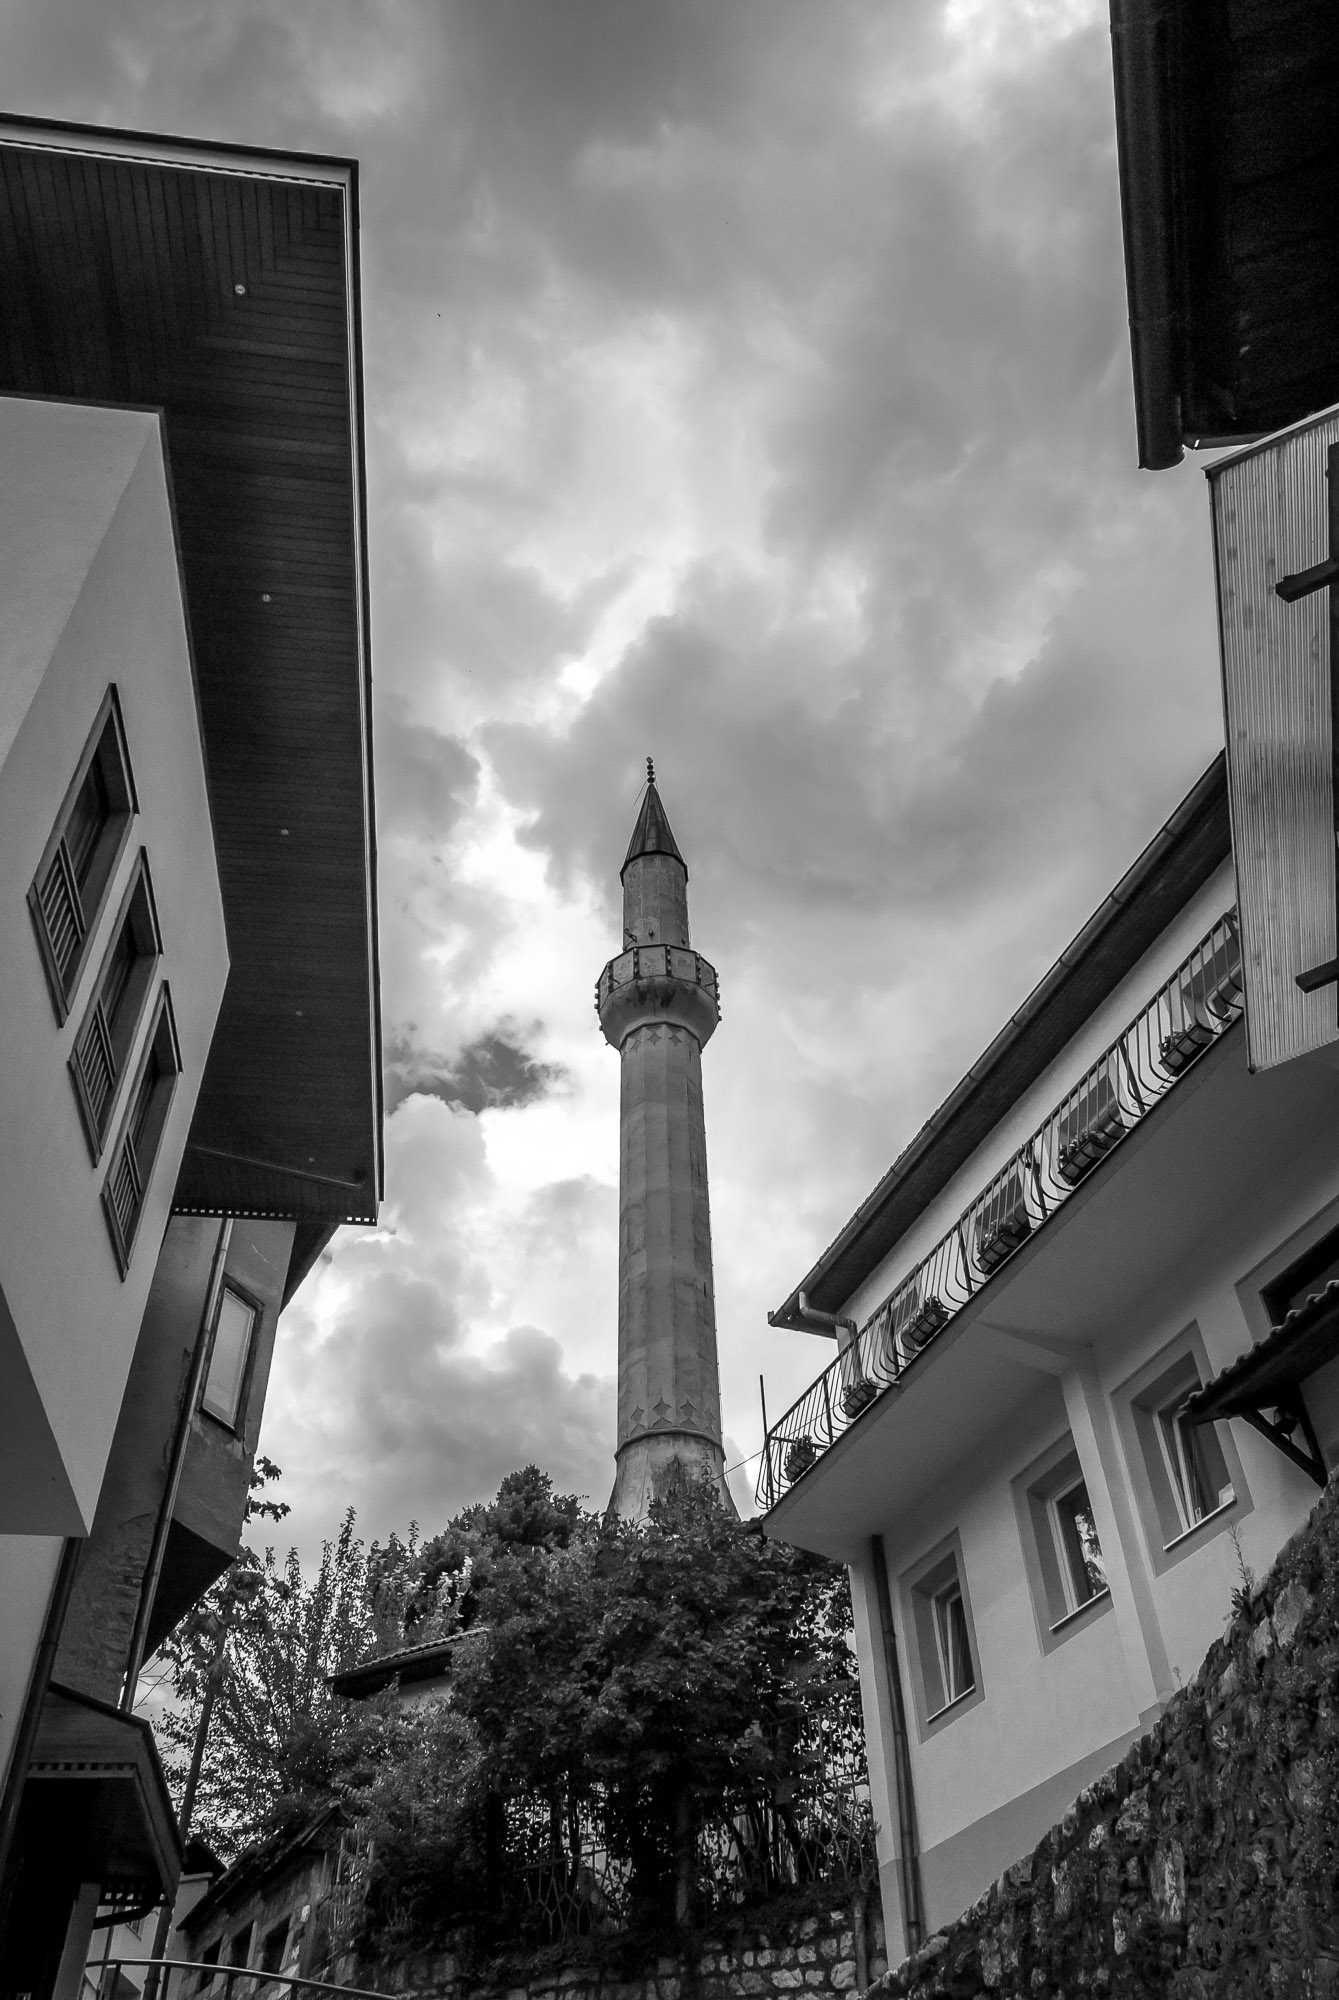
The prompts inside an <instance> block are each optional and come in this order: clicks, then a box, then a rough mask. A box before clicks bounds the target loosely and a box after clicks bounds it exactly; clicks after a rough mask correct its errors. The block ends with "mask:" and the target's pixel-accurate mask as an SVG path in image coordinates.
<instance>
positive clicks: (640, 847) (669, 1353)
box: [595, 757, 734, 1520]
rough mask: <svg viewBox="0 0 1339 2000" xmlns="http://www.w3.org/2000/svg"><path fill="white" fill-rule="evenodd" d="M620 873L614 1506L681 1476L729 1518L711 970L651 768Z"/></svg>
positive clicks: (607, 980) (608, 1018)
mask: <svg viewBox="0 0 1339 2000" xmlns="http://www.w3.org/2000/svg"><path fill="white" fill-rule="evenodd" d="M646 776H647V783H646V792H645V795H644V797H643V799H642V804H641V810H640V811H639V813H638V815H637V824H636V825H635V827H634V828H633V830H632V839H631V840H630V841H629V843H628V852H627V855H626V857H625V859H624V862H623V868H622V871H621V880H622V883H623V949H622V950H621V951H620V952H619V953H618V954H617V955H616V956H615V957H613V958H611V959H610V961H609V963H608V964H607V965H606V966H605V968H604V971H603V972H602V973H601V974H600V978H599V983H598V985H597V986H596V989H595V1006H596V1010H597V1012H598V1014H599V1017H600V1027H601V1029H602V1030H603V1032H604V1038H605V1040H606V1041H607V1042H608V1043H609V1045H610V1047H611V1048H615V1049H617V1050H618V1052H619V1060H620V1063H621V1066H622V1085H621V1091H620V1097H619V1178H618V1445H617V1449H616V1451H615V1463H616V1466H617V1471H616V1473H615V1478H614V1490H613V1494H612V1495H611V1497H610V1501H609V1505H610V1508H611V1509H612V1510H613V1512H614V1513H616V1514H618V1515H621V1516H622V1517H624V1518H625V1519H629V1520H641V1519H642V1518H643V1517H644V1516H645V1514H646V1511H647V1508H648V1507H649V1506H650V1504H651V1502H652V1500H653V1499H654V1498H655V1497H656V1494H657V1492H663V1491H664V1490H665V1489H666V1486H667V1484H668V1483H669V1482H670V1481H671V1480H672V1479H674V1478H679V1477H682V1476H684V1475H685V1474H687V1475H688V1476H689V1477H702V1476H705V1477H706V1478H708V1479H709V1480H711V1482H712V1483H713V1485H714V1486H715V1487H716V1488H717V1490H718V1491H719V1493H720V1496H721V1499H722V1502H723V1503H724V1505H726V1506H728V1507H730V1508H731V1509H733V1507H734V1502H733V1501H732V1500H731V1499H730V1495H729V1489H728V1488H727V1486H726V1484H725V1453H724V1451H723V1449H722V1445H721V1385H720V1371H719V1368H718V1365H717V1360H716V1289H715V1283H714V1280H713V1277H712V1268H711V1211H710V1205H709V1201H708V1196H707V1136H706V1125H705V1121H704V1116H703V1109H702V1051H703V1049H704V1048H705V1047H706V1045H707V1043H708V1041H709V1040H710V1039H711V1036H712V1035H713V1034H714V1033H715V1031H716V1023H717V1022H718V1020H719V1019H720V1007H719V1004H718V1000H717V987H716V971H715V968H714V967H713V966H711V965H709V964H708V963H707V961H706V959H705V958H703V956H702V954H701V953H700V952H697V951H694V950H693V947H692V945H691V943H690V941H689V935H688V865H687V863H686V862H685V860H684V858H683V856H682V854H680V852H679V848H678V843H677V842H676V840H675V838H674V835H673V833H672V831H671V830H670V823H669V820H668V818H667V817H666V814H665V808H664V806H663V805H662V804H661V800H660V794H659V792H658V791H657V790H656V782H655V771H654V768H653V766H652V764H651V760H650V758H649V757H648V758H647V761H646Z"/></svg>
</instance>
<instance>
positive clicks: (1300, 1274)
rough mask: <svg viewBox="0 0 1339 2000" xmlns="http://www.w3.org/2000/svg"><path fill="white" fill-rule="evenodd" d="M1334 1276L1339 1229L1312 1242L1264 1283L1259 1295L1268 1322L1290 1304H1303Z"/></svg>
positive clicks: (1283, 1313)
mask: <svg viewBox="0 0 1339 2000" xmlns="http://www.w3.org/2000/svg"><path fill="white" fill-rule="evenodd" d="M1335 1278H1339V1229H1332V1230H1330V1232H1329V1234H1328V1235H1326V1236H1322V1237H1321V1239H1320V1241H1319V1243H1313V1244H1312V1246H1311V1248H1310V1249H1309V1250H1308V1251H1307V1252H1306V1254H1305V1255H1304V1256H1302V1257H1299V1258H1298V1259H1297V1261H1296V1262H1295V1263H1293V1264H1290V1265H1289V1266H1288V1269H1287V1270H1286V1271H1284V1272H1283V1273H1282V1275H1281V1276H1280V1277H1277V1278H1275V1279H1274V1281H1273V1283H1272V1284H1269V1285H1266V1286H1265V1288H1264V1290H1263V1292H1262V1293H1261V1294H1260V1296H1261V1297H1262V1298H1263V1300H1264V1302H1265V1307H1266V1310H1267V1311H1268V1313H1269V1323H1270V1325H1271V1326H1277V1325H1278V1324H1279V1322H1280V1320H1282V1319H1284V1318H1286V1316H1287V1315H1288V1314H1289V1313H1290V1312H1292V1310H1293V1309H1294V1307H1296V1306H1300V1305H1305V1304H1306V1301H1307V1300H1308V1299H1309V1298H1311V1297H1313V1296H1314V1295H1315V1293H1317V1292H1323V1291H1324V1289H1325V1287H1326V1285H1328V1284H1330V1283H1331V1282H1332V1280H1333V1279H1335Z"/></svg>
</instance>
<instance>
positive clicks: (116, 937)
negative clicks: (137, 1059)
mask: <svg viewBox="0 0 1339 2000" xmlns="http://www.w3.org/2000/svg"><path fill="white" fill-rule="evenodd" d="M160 949H161V946H160V943H159V937H158V919H157V916H156V914H155V911H154V907H153V892H152V890H151V888H150V885H149V869H148V863H147V861H146V859H145V857H144V856H143V855H141V856H140V860H139V865H138V867H137V868H136V871H135V875H134V878H133V880H132V882H131V885H130V889H129V891H128V892H127V895H126V899H125V902H124V903H123V905H122V908H121V914H120V916H119V917H118V918H117V921H116V926H115V928H114V930H113V933H112V942H111V945H110V947H109V949H108V951H107V955H106V958H105V959H104V960H103V964H102V970H101V972H100V973H99V975H98V980H97V984H96V986H95V987H94V989H93V998H92V1000H91V1002H90V1003H89V1008H88V1012H87V1014H86V1015H85V1017H84V1021H83V1025H82V1026H81V1027H80V1030H79V1033H78V1034H77V1035H76V1036H75V1039H74V1048H73V1049H72V1051H71V1054H70V1076H71V1078H72V1080H73V1083H74V1094H75V1097H76V1098H77V1100H78V1103H79V1111H80V1115H81V1116H82V1118H83V1121H84V1131H85V1133H86V1134H87V1137H88V1143H89V1147H90V1150H91V1151H92V1154H93V1158H94V1159H95V1160H96V1159H97V1158H98V1157H99V1155H100V1154H101V1152H102V1144H103V1140H104V1139H105V1138H106V1136H107V1126H108V1124H109V1122H110V1120H111V1115H112V1106H113V1104H114V1102H115V1099H116V1090H117V1085H118V1084H119V1083H120V1081H121V1078H122V1076H123V1075H124V1073H125V1066H126V1062H127V1060H128V1059H129V1055H130V1047H131V1043H132V1042H133V1040H134V1037H135V1029H136V1027H137V1026H138V1024H139V1020H140V1016H141V1014H142V1012H143V1009H144V1002H145V1000H146V998H147V997H148V992H149V987H150V985H151V983H152V980H153V972H154V967H155V965H156V964H157V962H158V955H159V951H160Z"/></svg>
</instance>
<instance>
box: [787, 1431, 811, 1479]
mask: <svg viewBox="0 0 1339 2000" xmlns="http://www.w3.org/2000/svg"><path fill="white" fill-rule="evenodd" d="M817 1457H818V1447H817V1445H816V1444H815V1443H814V1441H813V1439H812V1438H811V1437H808V1436H805V1437H797V1438H792V1440H791V1442H790V1445H789V1447H788V1449H787V1452H786V1456H785V1458H784V1459H783V1460H782V1461H781V1469H782V1471H783V1472H784V1473H785V1475H786V1480H787V1483H788V1484H790V1485H793V1484H794V1482H795V1481H796V1480H797V1479H798V1478H799V1477H800V1476H801V1474H802V1473H805V1472H807V1471H808V1470H809V1467H810V1466H811V1465H812V1464H813V1463H814V1462H815V1460H816V1459H817Z"/></svg>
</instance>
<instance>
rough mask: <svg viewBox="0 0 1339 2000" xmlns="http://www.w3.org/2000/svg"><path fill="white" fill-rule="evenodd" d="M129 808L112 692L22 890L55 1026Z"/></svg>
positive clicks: (125, 830) (66, 1005) (65, 1009)
mask: <svg viewBox="0 0 1339 2000" xmlns="http://www.w3.org/2000/svg"><path fill="white" fill-rule="evenodd" d="M135 810H136V807H135V793H134V787H133V784H132V782H131V777H130V760H129V758H128V757H127V755H126V745H125V733H124V731H123V729H122V727H121V711H120V707H119V705H118V703H117V699H116V691H115V689H114V688H112V689H109V690H108V692H107V695H106V698H105V699H104V701H103V704H102V707H101V709H100V710H99V712H98V719H97V721H96V722H95V724H94V726H93V734H92V736H91V737H90V738H89V742H88V746H87V748H86V749H85V751H84V754H83V756H82V757H81V758H80V760H79V768H78V770H77V771H76V772H75V776H74V781H73V783H72V784H71V786H70V789H69V791H68V792H67V793H66V796H65V802H64V804H63V805H62V807H61V809H60V815H59V817H58V819H57V821H56V824H55V827H54V828H53V830H52V834H51V838H50V840H48V842H47V844H46V848H45V851H44V852H43V855H42V859H41V862H40V863H39V864H38V869H37V874H36V875H35V877H34V878H33V883H32V887H31V888H30V889H29V891H28V908H29V911H30V912H31V914H32V920H33V926H34V929H35V930H36V932H37V943H38V949H39V950H40V951H41V954H42V963H43V966H44V967H45V969H46V976H47V984H48V985H49V986H50V988H51V999H52V1004H53V1005H54V1007H55V1009H56V1018H57V1020H58V1021H64V1019H65V1017H66V1015H67V1014H68V1013H69V1010H70V1000H71V997H72V995H73V993H74V989H75V984H76V982H77V981H78V978H79V974H80V972H81V971H82V970H83V965H84V960H85V957H86V956H87V952H88V947H89V943H90V940H91V939H92V936H93V932H94V929H95V927H96V925H97V920H98V915H99V913H100V911H101V908H102V903H103V898H104V897H105V896H106V893H107V889H108V886H109V885H110V882H111V879H112V874H113V871H114V870H115V867H116V863H117V860H118V859H119V857H120V854H121V850H122V848H123V846H124V845H125V841H126V838H127V836H128V834H129V831H130V822H131V819H132V817H133V816H134V813H135Z"/></svg>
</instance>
